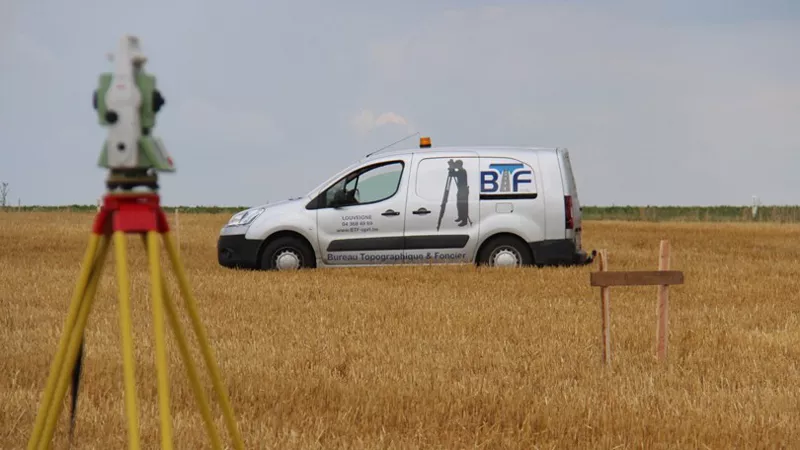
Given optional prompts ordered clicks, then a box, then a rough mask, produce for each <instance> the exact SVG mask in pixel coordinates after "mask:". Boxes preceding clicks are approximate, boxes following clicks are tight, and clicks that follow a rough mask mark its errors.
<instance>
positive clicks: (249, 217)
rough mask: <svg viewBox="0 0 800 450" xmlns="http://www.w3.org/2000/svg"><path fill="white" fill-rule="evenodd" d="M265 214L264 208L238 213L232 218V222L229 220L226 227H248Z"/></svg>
mask: <svg viewBox="0 0 800 450" xmlns="http://www.w3.org/2000/svg"><path fill="white" fill-rule="evenodd" d="M263 212H264V208H255V209H247V210H245V211H241V212H238V213H236V214H234V215H233V217H231V220H229V221H228V223H227V224H226V225H225V226H226V227H238V226H240V225H247V224H249V223H250V222H252V221H253V220H255V219H256V217H258V216H260V215H261V213H263Z"/></svg>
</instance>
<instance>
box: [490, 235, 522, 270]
mask: <svg viewBox="0 0 800 450" xmlns="http://www.w3.org/2000/svg"><path fill="white" fill-rule="evenodd" d="M478 264H480V265H487V266H490V267H520V266H529V265H531V264H533V257H532V256H531V251H530V249H529V248H528V247H527V246H526V245H525V243H524V242H522V240H521V239H518V238H515V237H512V236H498V237H496V238H492V239H491V240H490V241H489V242H487V243H486V244H485V245H484V246H483V248H482V249H481V251H480V253H479V254H478Z"/></svg>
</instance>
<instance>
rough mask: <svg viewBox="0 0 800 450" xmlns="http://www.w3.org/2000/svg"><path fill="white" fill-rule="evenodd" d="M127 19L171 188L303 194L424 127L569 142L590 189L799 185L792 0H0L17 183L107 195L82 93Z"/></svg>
mask: <svg viewBox="0 0 800 450" xmlns="http://www.w3.org/2000/svg"><path fill="white" fill-rule="evenodd" d="M126 33H132V34H135V35H137V36H138V37H139V38H140V39H141V45H142V50H143V51H144V53H145V54H146V55H147V57H148V63H147V66H146V68H147V70H148V71H149V72H150V73H152V74H154V75H155V76H156V77H157V78H158V85H159V88H160V90H161V92H162V94H163V95H164V97H165V98H166V105H165V106H164V108H163V110H162V111H161V112H160V113H159V115H158V124H157V126H156V129H155V133H156V134H157V135H158V136H160V137H161V138H162V139H163V140H164V142H165V144H166V146H167V149H168V150H169V151H170V153H171V154H172V156H173V158H174V159H175V162H176V166H177V169H178V170H177V172H176V173H173V174H162V175H161V176H160V178H161V185H162V189H161V195H162V199H163V202H164V204H166V205H220V206H222V205H244V206H249V205H257V204H262V203H266V202H274V201H279V200H282V199H285V198H288V197H294V196H299V195H304V194H306V193H307V192H308V191H309V190H311V189H313V188H314V187H316V186H317V185H318V184H319V183H321V182H322V181H324V180H325V179H327V178H328V177H329V176H331V175H333V174H334V173H336V172H338V171H339V170H341V169H343V168H345V167H346V166H348V165H350V164H351V163H353V162H355V161H356V160H358V159H360V158H362V157H363V156H364V155H365V154H367V153H369V152H371V151H373V150H376V149H377V148H380V147H383V146H385V145H388V144H390V143H392V142H394V141H397V140H399V139H402V138H403V137H405V136H408V135H410V134H413V133H420V134H421V135H422V136H430V137H431V140H432V142H433V145H434V146H437V145H439V146H458V145H528V146H548V147H555V146H558V147H566V148H568V149H569V150H570V155H571V160H572V164H573V168H574V171H575V175H576V178H577V184H578V189H579V193H580V199H581V203H582V204H583V205H719V204H729V205H749V204H751V203H752V197H753V196H754V195H755V196H758V198H759V200H760V202H761V203H762V204H765V205H774V204H800V176H798V175H800V58H799V57H798V55H800V2H797V1H796V0H760V1H758V2H756V1H755V0H751V1H749V2H744V1H739V0H728V1H722V0H705V1H701V2H692V1H689V0H673V1H669V2H667V1H664V2H660V3H659V2H641V1H639V2H637V1H633V0H619V1H617V0H612V1H599V0H595V1H589V0H583V1H567V0H562V1H555V0H552V1H536V0H529V1H510V0H509V1H498V2H490V1H478V0H461V1H455V0H453V1H435V0H426V1H423V0H416V1H414V0H409V1H405V2H376V1H371V2H368V1H366V0H357V1H349V0H338V1H336V2H332V1H316V2H306V1H301V0H294V1H281V2H277V1H274V2H272V1H270V2H268V1H256V0H230V1H227V2H210V1H206V0H194V1H189V0H174V1H169V2H166V1H160V2H157V1H155V0H142V1H139V2H121V1H110V0H103V1H100V0H75V1H73V2H56V1H54V0H51V1H44V0H27V1H22V0H0V76H2V82H1V83H0V181H5V182H7V183H8V184H9V188H10V193H9V196H8V202H9V203H10V204H13V205H16V204H17V202H21V203H22V204H23V205H34V204H35V205H65V204H94V203H95V201H96V200H97V198H98V197H99V196H100V195H102V194H103V192H104V183H103V181H104V179H105V176H106V171H105V170H104V169H102V168H100V167H98V166H97V158H98V156H99V154H100V150H101V147H102V144H103V140H104V138H105V135H106V130H105V129H104V128H103V127H101V126H100V125H99V124H98V122H97V118H96V116H95V111H94V110H93V109H92V106H91V98H92V92H93V90H94V89H95V86H96V83H97V77H98V75H99V74H100V73H101V72H104V71H109V70H112V66H111V63H110V62H109V61H108V59H107V56H106V55H107V54H108V53H109V52H112V51H114V49H115V48H116V46H117V43H118V41H119V39H120V37H121V36H122V35H124V34H126ZM417 139H418V136H414V137H412V138H411V139H408V140H406V141H404V142H402V143H400V144H397V145H395V146H394V147H393V148H403V147H416V146H417V144H418V140H417Z"/></svg>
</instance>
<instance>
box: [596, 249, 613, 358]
mask: <svg viewBox="0 0 800 450" xmlns="http://www.w3.org/2000/svg"><path fill="white" fill-rule="evenodd" d="M598 254H599V256H600V271H601V272H607V271H608V253H607V252H606V250H600V252H599V253H598ZM610 290H611V288H610V287H608V286H600V308H601V314H602V317H603V318H602V322H603V364H605V365H610V364H611V304H610V303H611V292H610Z"/></svg>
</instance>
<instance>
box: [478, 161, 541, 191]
mask: <svg viewBox="0 0 800 450" xmlns="http://www.w3.org/2000/svg"><path fill="white" fill-rule="evenodd" d="M523 167H525V166H524V165H522V164H489V169H490V170H485V171H483V172H481V192H519V187H520V185H522V184H530V183H532V182H533V180H532V179H531V175H532V172H531V171H530V170H518V169H522V168H523ZM498 178H499V179H500V181H499V183H498Z"/></svg>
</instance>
